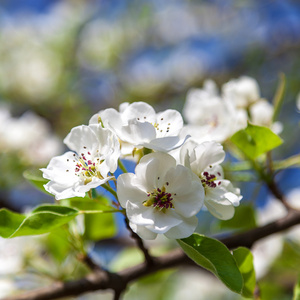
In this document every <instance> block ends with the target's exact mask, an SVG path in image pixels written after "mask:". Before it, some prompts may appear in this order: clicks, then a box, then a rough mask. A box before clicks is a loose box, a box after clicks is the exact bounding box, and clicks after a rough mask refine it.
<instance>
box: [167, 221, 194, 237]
mask: <svg viewBox="0 0 300 300" xmlns="http://www.w3.org/2000/svg"><path fill="white" fill-rule="evenodd" d="M197 224H198V219H197V217H196V216H194V217H192V218H185V219H183V221H182V223H180V224H179V225H177V226H174V227H173V228H171V229H170V230H168V231H167V232H166V233H165V236H166V237H168V238H169V239H183V238H186V237H188V236H190V235H192V234H193V233H194V231H195V229H196V227H197Z"/></svg>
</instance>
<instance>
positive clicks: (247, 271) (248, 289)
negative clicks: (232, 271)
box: [232, 247, 256, 298]
mask: <svg viewBox="0 0 300 300" xmlns="http://www.w3.org/2000/svg"><path fill="white" fill-rule="evenodd" d="M232 255H233V257H234V258H235V261H236V263H237V265H238V267H239V269H240V272H241V273H242V276H243V279H244V286H243V290H242V293H241V294H242V295H243V296H244V297H246V298H252V297H253V293H254V289H255V285H256V280H255V270H254V267H253V256H252V253H251V252H250V250H249V249H247V248H244V247H240V248H237V249H235V250H233V253H232Z"/></svg>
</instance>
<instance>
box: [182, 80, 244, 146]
mask: <svg viewBox="0 0 300 300" xmlns="http://www.w3.org/2000/svg"><path fill="white" fill-rule="evenodd" d="M183 116H184V118H185V120H186V122H187V125H186V126H184V127H183V129H182V131H181V134H182V136H184V135H186V134H187V133H189V134H190V135H191V137H192V138H193V139H194V140H197V142H199V143H201V142H204V141H211V140H214V141H217V142H224V141H225V140H226V139H227V138H229V137H230V136H232V135H233V134H234V133H235V132H236V131H238V130H240V129H241V128H243V127H246V126H247V113H246V112H245V111H243V110H237V109H235V107H234V106H233V105H232V103H230V102H228V101H225V100H224V99H222V98H221V96H220V95H219V93H218V89H217V86H216V84H215V82H214V81H212V80H206V81H205V82H204V86H203V89H191V90H190V91H189V92H188V94H187V98H186V102H185V105H184V107H183Z"/></svg>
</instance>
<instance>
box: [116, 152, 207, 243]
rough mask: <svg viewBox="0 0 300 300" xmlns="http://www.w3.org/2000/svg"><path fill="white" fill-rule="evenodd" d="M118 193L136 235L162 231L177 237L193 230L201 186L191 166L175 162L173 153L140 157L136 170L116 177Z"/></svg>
mask: <svg viewBox="0 0 300 300" xmlns="http://www.w3.org/2000/svg"><path fill="white" fill-rule="evenodd" d="M117 194H118V197H119V201H120V204H121V205H122V207H124V208H126V214H127V217H128V219H129V221H130V227H131V228H132V230H133V231H134V232H136V233H137V234H138V235H139V236H141V237H142V238H144V239H155V238H156V236H157V234H164V235H165V236H167V237H168V238H172V239H178V238H184V237H188V236H190V235H191V234H192V233H193V232H194V230H195V228H196V226H197V223H198V220H197V217H196V214H197V213H198V212H199V210H200V209H201V207H202V205H203V198H204V189H203V186H202V184H201V182H200V181H199V180H198V178H197V177H196V176H195V175H194V174H193V173H192V172H191V170H190V169H188V168H186V167H184V166H182V165H177V166H176V161H175V159H174V158H173V157H172V156H170V155H168V154H166V153H161V152H158V153H151V154H148V155H146V156H144V157H142V159H141V160H140V163H139V164H138V165H137V167H136V169H135V174H132V173H126V174H122V175H120V176H119V177H118V180H117Z"/></svg>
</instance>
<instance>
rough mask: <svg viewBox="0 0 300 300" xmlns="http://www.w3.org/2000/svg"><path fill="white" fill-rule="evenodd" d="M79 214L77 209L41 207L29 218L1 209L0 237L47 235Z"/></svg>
mask: <svg viewBox="0 0 300 300" xmlns="http://www.w3.org/2000/svg"><path fill="white" fill-rule="evenodd" d="M78 213H79V212H78V210H76V209H73V208H70V207H64V206H57V205H42V206H39V207H37V208H36V209H35V210H33V211H32V212H31V213H30V214H29V215H28V216H26V215H22V214H18V213H14V212H11V211H9V210H7V209H1V210H0V235H1V236H2V237H4V238H12V237H16V236H23V235H36V234H43V233H47V232H50V231H52V230H53V229H55V228H57V227H59V226H61V225H63V224H66V223H67V222H69V221H70V220H72V219H73V218H75V217H76V216H77V215H78Z"/></svg>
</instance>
